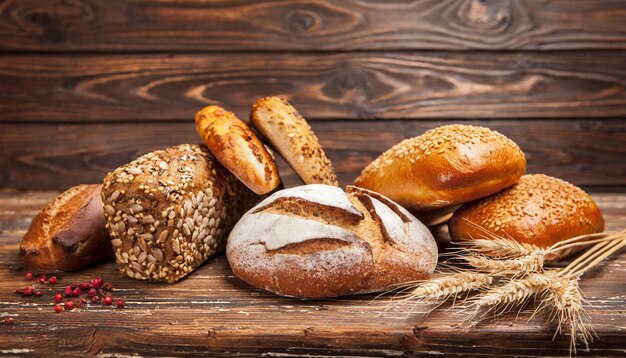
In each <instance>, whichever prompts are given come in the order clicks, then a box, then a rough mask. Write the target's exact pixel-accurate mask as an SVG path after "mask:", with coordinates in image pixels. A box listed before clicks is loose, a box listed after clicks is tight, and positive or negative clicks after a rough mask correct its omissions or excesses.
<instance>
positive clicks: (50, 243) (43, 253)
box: [20, 184, 113, 271]
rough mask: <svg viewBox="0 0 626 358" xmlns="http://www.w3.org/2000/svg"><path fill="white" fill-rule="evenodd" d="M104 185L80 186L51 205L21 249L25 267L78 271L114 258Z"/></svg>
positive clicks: (37, 220) (32, 224) (44, 211)
mask: <svg viewBox="0 0 626 358" xmlns="http://www.w3.org/2000/svg"><path fill="white" fill-rule="evenodd" d="M100 188H101V185H99V184H94V185H78V186H75V187H73V188H70V189H68V190H66V191H64V192H63V193H61V194H60V195H59V196H57V197H56V198H54V200H52V201H51V202H49V203H48V204H47V205H46V206H45V207H44V208H43V209H42V210H41V212H39V214H37V216H36V217H35V218H34V219H33V221H32V222H31V224H30V228H29V229H28V231H27V232H26V234H25V235H24V239H23V240H22V244H21V245H20V256H21V258H22V261H23V263H24V266H26V267H27V268H31V269H37V270H42V271H43V270H60V271H74V270H78V269H81V268H83V267H86V266H89V265H90V264H93V263H95V262H97V261H100V260H101V259H103V258H106V257H109V256H112V255H113V252H112V250H111V244H110V241H109V235H108V234H107V231H106V228H105V221H104V214H103V213H102V202H101V201H100Z"/></svg>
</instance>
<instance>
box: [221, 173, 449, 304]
mask: <svg viewBox="0 0 626 358" xmlns="http://www.w3.org/2000/svg"><path fill="white" fill-rule="evenodd" d="M346 191H347V192H344V191H343V190H341V189H340V188H338V187H334V186H329V185H323V184H312V185H305V186H300V187H295V188H290V189H286V190H281V191H279V192H276V193H275V194H273V195H271V196H270V197H268V198H267V199H265V200H264V201H262V202H261V203H260V204H259V205H257V206H255V207H254V208H252V209H251V210H250V211H248V212H247V213H246V214H245V215H244V216H243V217H242V218H241V220H240V221H239V222H238V223H237V225H236V226H235V227H234V228H233V230H232V232H231V234H230V236H229V239H228V246H227V249H226V254H227V257H228V261H229V263H230V265H231V268H232V269H233V272H234V273H235V274H236V275H237V276H238V277H240V278H241V279H243V280H244V281H246V282H248V283H249V284H251V285H253V286H255V287H259V288H263V289H265V290H268V291H270V292H274V293H276V294H279V295H284V296H295V297H302V298H323V297H335V296H342V295H348V294H356V293H366V292H375V291H382V290H385V289H388V288H389V287H390V286H393V285H395V284H398V283H402V282H407V281H414V280H421V279H425V278H427V277H428V276H429V275H430V274H431V273H432V272H433V270H434V268H435V265H436V263H437V245H436V244H435V241H434V239H433V236H432V234H431V233H430V231H428V229H427V228H426V227H425V226H424V225H423V224H422V223H420V222H419V221H418V220H417V219H416V218H415V217H414V216H412V215H411V214H410V213H409V212H408V211H406V210H405V209H404V208H402V207H400V206H399V205H397V204H396V203H394V202H392V201H391V200H389V199H387V198H386V197H384V196H382V195H379V194H377V193H374V192H371V191H368V190H365V189H361V188H357V187H350V186H349V187H348V188H347V189H346Z"/></svg>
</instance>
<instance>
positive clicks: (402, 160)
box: [354, 125, 526, 211]
mask: <svg viewBox="0 0 626 358" xmlns="http://www.w3.org/2000/svg"><path fill="white" fill-rule="evenodd" d="M525 170H526V159H525V158H524V154H523V153H522V151H521V150H520V149H519V147H518V146H517V145H516V144H515V143H514V142H513V141H511V140H510V139H508V138H507V137H505V136H504V135H502V134H500V133H498V132H495V131H492V130H490V129H488V128H484V127H477V126H470V125H449V126H443V127H439V128H435V129H432V130H429V131H427V132H426V133H424V134H422V135H420V136H418V137H415V138H411V139H406V140H404V141H402V142H400V143H399V144H397V145H395V146H394V147H392V148H391V149H389V150H387V151H386V152H384V153H383V154H382V155H381V156H380V157H378V158H377V159H375V160H374V161H373V162H372V163H370V164H369V165H368V166H367V167H366V168H365V169H364V170H363V172H361V175H360V176H359V177H358V178H357V179H356V180H355V182H354V183H355V185H357V186H360V187H363V188H367V189H370V190H373V191H376V192H378V193H381V194H383V195H385V196H387V197H388V198H389V199H391V200H393V201H395V202H397V203H398V204H400V205H402V206H404V207H405V208H407V209H409V210H412V211H423V210H433V209H439V208H445V207H450V206H453V205H458V204H461V203H465V202H468V201H471V200H475V199H478V198H482V197H485V196H488V195H491V194H494V193H497V192H499V191H500V190H502V189H504V188H506V187H509V186H511V185H513V184H515V183H517V181H518V180H519V178H520V177H521V176H522V175H523V174H524V171H525Z"/></svg>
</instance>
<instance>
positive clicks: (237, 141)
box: [196, 106, 280, 195]
mask: <svg viewBox="0 0 626 358" xmlns="http://www.w3.org/2000/svg"><path fill="white" fill-rule="evenodd" d="M196 130H197V131H198V133H199V134H200V136H201V137H202V139H203V140H204V142H205V143H206V145H207V147H209V150H210V151H211V153H212V154H213V155H214V156H215V158H217V160H218V161H219V162H220V163H221V164H222V165H223V166H225V167H226V169H228V170H229V171H230V172H231V173H233V174H234V175H235V176H236V177H237V179H239V180H241V182H242V183H244V184H245V185H246V186H247V187H248V188H250V189H251V190H252V191H254V192H255V193H256V194H259V195H262V194H266V193H269V192H270V191H272V190H274V189H276V187H278V184H280V177H279V176H278V169H277V168H276V163H275V162H274V159H273V158H272V156H271V154H270V153H269V152H268V151H267V149H266V148H265V146H264V145H263V143H262V142H261V141H260V140H259V138H258V137H257V136H256V134H254V132H253V131H252V129H250V127H248V125H247V124H246V123H245V122H243V121H242V120H240V119H239V118H237V116H235V114H234V113H232V112H229V111H227V110H225V109H223V108H221V107H218V106H208V107H205V108H203V109H202V110H201V111H200V112H198V113H197V114H196Z"/></svg>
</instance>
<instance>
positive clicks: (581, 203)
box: [448, 174, 604, 258]
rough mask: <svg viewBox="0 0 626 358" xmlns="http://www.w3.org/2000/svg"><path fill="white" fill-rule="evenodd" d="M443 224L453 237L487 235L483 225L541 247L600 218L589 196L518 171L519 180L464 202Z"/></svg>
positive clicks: (591, 229) (594, 229)
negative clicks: (488, 194) (496, 191)
mask: <svg viewBox="0 0 626 358" xmlns="http://www.w3.org/2000/svg"><path fill="white" fill-rule="evenodd" d="M448 226H449V230H450V236H451V237H452V239H453V240H456V241H466V240H472V239H477V238H483V239H484V238H489V236H488V235H486V232H485V230H487V231H488V232H490V233H493V234H496V235H499V236H502V237H505V238H511V239H513V240H516V241H518V242H521V243H527V244H532V245H536V246H540V247H543V248H546V247H549V246H551V245H553V244H556V243H557V242H559V241H563V240H566V239H570V238H573V237H576V236H580V235H586V234H593V233H598V232H602V231H603V230H604V219H603V218H602V214H601V213H600V209H599V208H598V206H597V205H596V203H595V202H594V201H593V199H592V198H591V196H589V195H588V194H587V193H585V192H584V191H583V190H581V189H580V188H578V187H576V186H574V185H572V184H570V183H568V182H565V181H563V180H561V179H557V178H553V177H549V176H547V175H542V174H536V175H525V176H523V177H522V178H521V179H520V181H519V183H517V184H516V185H514V186H512V187H510V188H508V189H506V190H504V191H502V192H500V193H498V194H496V195H492V196H490V197H487V198H483V199H480V200H476V201H474V202H471V203H467V204H465V205H463V206H462V207H461V208H460V209H459V210H458V211H456V212H455V213H454V215H453V216H452V218H451V219H450V222H449V223H448ZM481 228H482V229H481ZM573 252H575V251H573V250H572V251H569V252H563V253H562V254H561V255H559V257H553V258H562V257H565V256H567V255H568V254H571V253H573Z"/></svg>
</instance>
